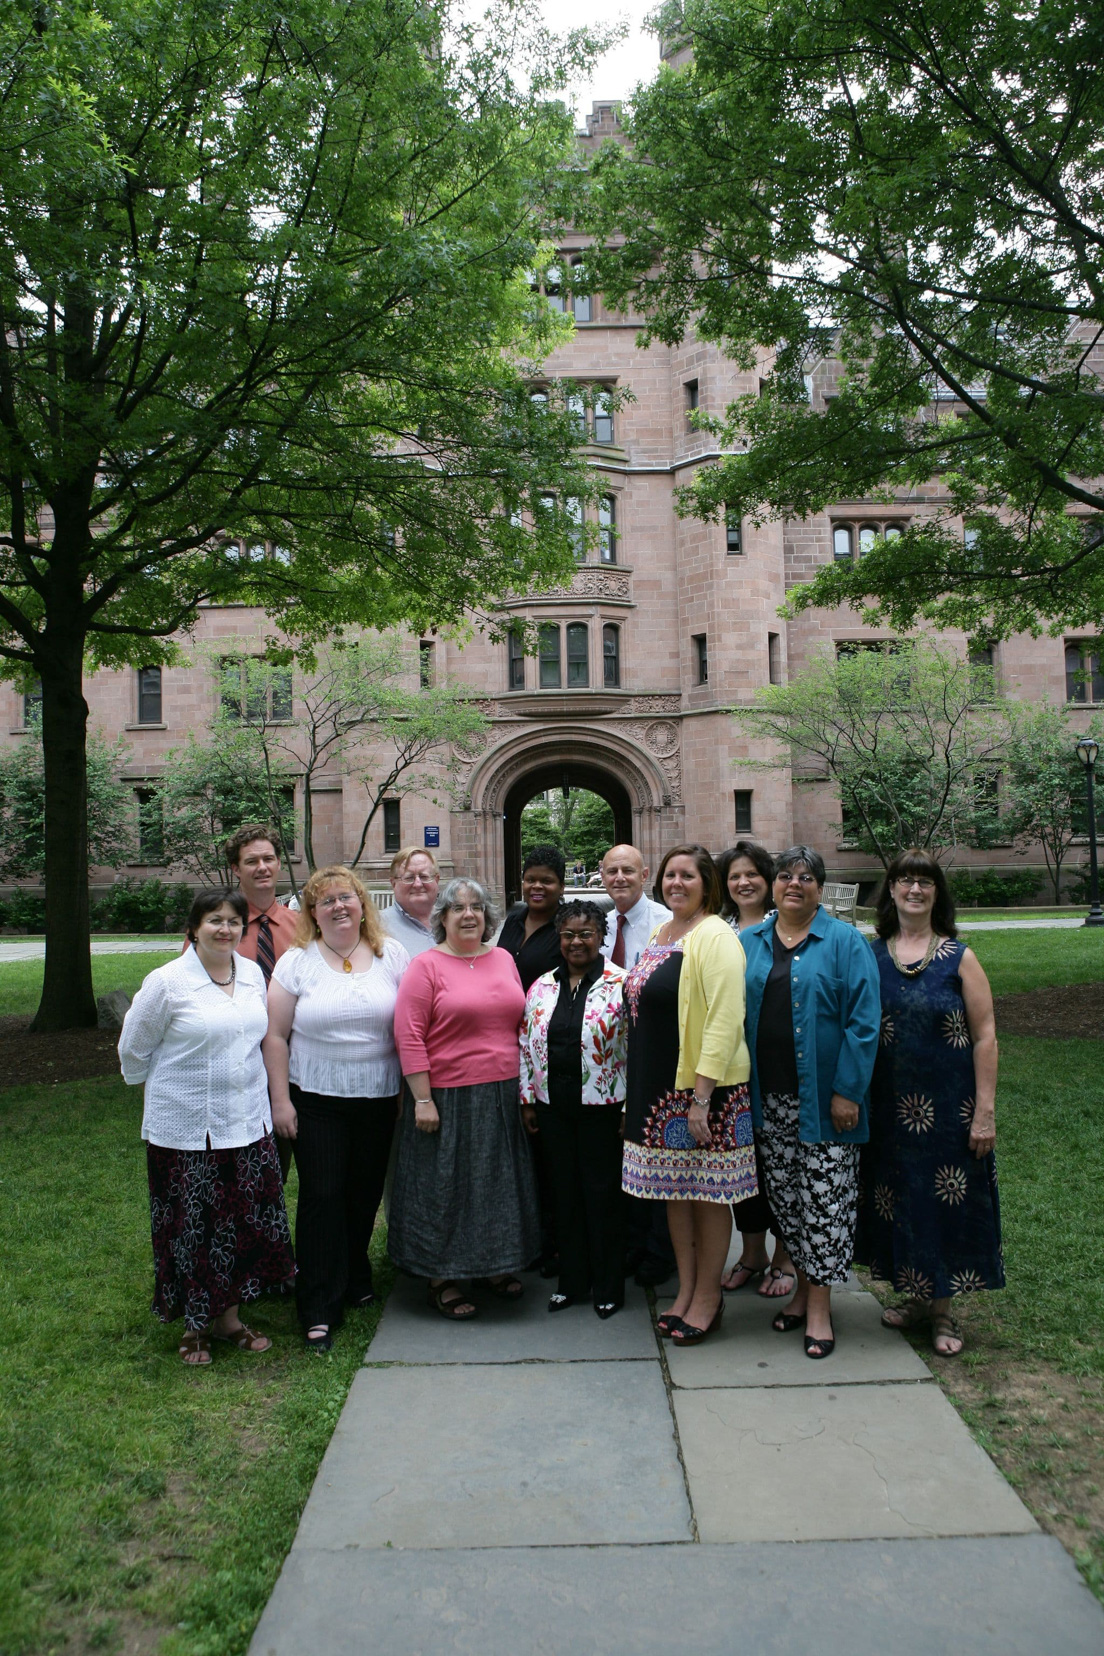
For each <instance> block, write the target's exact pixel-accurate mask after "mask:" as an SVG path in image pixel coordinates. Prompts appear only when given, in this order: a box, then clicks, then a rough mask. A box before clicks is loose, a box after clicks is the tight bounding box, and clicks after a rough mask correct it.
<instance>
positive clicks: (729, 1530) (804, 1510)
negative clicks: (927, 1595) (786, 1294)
mask: <svg viewBox="0 0 1104 1656" xmlns="http://www.w3.org/2000/svg"><path fill="white" fill-rule="evenodd" d="M779 1338H781V1336H779ZM806 1360H807V1359H806ZM833 1361H834V1358H828V1359H827V1360H826V1362H825V1365H824V1366H825V1367H826V1366H827V1364H828V1363H831V1362H833ZM810 1366H812V1365H810ZM674 1407H675V1417H676V1419H677V1421H678V1429H679V1440H680V1442H681V1444H682V1453H683V1460H684V1463H685V1466H686V1474H687V1480H688V1482H689V1485H690V1499H691V1502H692V1503H693V1508H694V1516H695V1518H696V1519H697V1524H698V1532H699V1534H700V1536H701V1539H702V1540H703V1541H833V1540H861V1539H866V1538H877V1537H891V1536H907V1535H915V1536H931V1535H1004V1534H1017V1533H1030V1532H1033V1531H1034V1530H1035V1528H1036V1526H1035V1520H1034V1519H1033V1518H1032V1516H1031V1514H1030V1513H1029V1512H1028V1510H1027V1508H1026V1507H1025V1506H1024V1505H1023V1503H1022V1501H1021V1500H1020V1498H1019V1496H1018V1495H1016V1494H1015V1492H1014V1491H1013V1490H1012V1488H1011V1487H1010V1485H1009V1484H1007V1483H1006V1482H1005V1480H1004V1479H1003V1478H1002V1477H1001V1475H1000V1473H999V1472H998V1471H997V1469H996V1467H995V1466H994V1465H993V1463H992V1461H991V1460H990V1459H989V1457H988V1456H987V1455H986V1454H985V1452H984V1450H982V1449H981V1448H979V1446H978V1445H977V1444H976V1443H975V1442H974V1440H973V1438H972V1437H971V1436H970V1433H969V1431H968V1430H967V1428H966V1426H965V1425H964V1424H963V1422H962V1421H961V1420H960V1419H959V1417H958V1415H957V1414H956V1413H955V1411H954V1410H953V1409H952V1408H951V1405H950V1404H949V1403H948V1402H947V1400H946V1398H945V1397H944V1396H943V1394H942V1392H941V1391H940V1390H939V1388H938V1386H934V1385H886V1386H847V1385H840V1386H811V1387H807V1388H801V1389H798V1388H788V1387H784V1386H775V1387H767V1388H763V1389H761V1390H753V1389H751V1388H739V1387H732V1388H731V1389H725V1390H712V1391H705V1390H703V1391H684V1390H679V1391H676V1392H675V1393H674ZM737 1492H738V1494H737Z"/></svg>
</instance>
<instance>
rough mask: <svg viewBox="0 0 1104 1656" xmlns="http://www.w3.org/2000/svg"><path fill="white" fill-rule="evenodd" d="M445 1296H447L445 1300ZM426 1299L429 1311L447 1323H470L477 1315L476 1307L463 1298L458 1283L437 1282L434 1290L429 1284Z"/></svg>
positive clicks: (448, 1281)
mask: <svg viewBox="0 0 1104 1656" xmlns="http://www.w3.org/2000/svg"><path fill="white" fill-rule="evenodd" d="M446 1294H447V1295H449V1298H447V1299H446V1298H445V1296H446ZM426 1299H427V1303H428V1304H429V1307H430V1309H431V1310H433V1311H437V1312H438V1313H439V1314H440V1315H441V1316H442V1317H445V1318H447V1319H448V1321H449V1322H470V1321H471V1319H472V1318H473V1317H474V1316H476V1315H477V1314H478V1310H477V1307H476V1306H474V1305H473V1304H472V1302H471V1300H470V1299H467V1298H466V1297H465V1295H464V1293H463V1291H462V1289H461V1288H460V1285H459V1283H456V1282H452V1281H450V1280H447V1279H446V1281H444V1282H439V1283H438V1284H437V1286H436V1288H435V1287H434V1286H433V1284H432V1283H430V1285H429V1288H428V1290H427V1293H426Z"/></svg>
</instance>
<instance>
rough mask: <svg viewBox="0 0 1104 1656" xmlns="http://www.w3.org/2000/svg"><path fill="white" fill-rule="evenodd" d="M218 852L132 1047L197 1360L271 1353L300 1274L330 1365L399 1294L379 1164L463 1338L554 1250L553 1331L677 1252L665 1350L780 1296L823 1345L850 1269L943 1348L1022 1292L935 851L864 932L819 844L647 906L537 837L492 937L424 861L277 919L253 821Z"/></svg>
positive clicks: (631, 874)
mask: <svg viewBox="0 0 1104 1656" xmlns="http://www.w3.org/2000/svg"><path fill="white" fill-rule="evenodd" d="M228 861H229V862H230V864H231V866H232V867H233V868H234V871H235V873H236V876H237V879H238V882H239V889H238V890H236V891H221V892H220V891H215V892H207V893H203V894H202V895H201V896H199V897H198V898H197V899H196V902H195V904H194V905H193V909H192V913H191V915H190V917H189V922H188V928H187V930H188V944H189V945H190V947H188V946H186V950H185V952H184V953H183V954H182V956H181V958H180V959H179V960H178V961H174V962H172V963H171V964H170V965H168V966H165V967H161V968H159V969H158V970H157V971H155V972H153V973H151V974H150V976H149V977H148V978H147V979H146V981H145V983H144V984H143V986H142V988H141V990H140V991H139V993H138V995H137V996H136V998H135V1002H134V1005H133V1006H132V1008H131V1010H130V1012H129V1013H128V1015H127V1019H126V1023H125V1025H124V1029H123V1034H122V1037H121V1040H120V1055H121V1059H122V1064H123V1073H124V1075H125V1077H126V1079H127V1080H128V1081H133V1082H143V1083H144V1084H145V1112H144V1117H143V1127H142V1136H143V1138H145V1139H146V1141H147V1151H148V1168H149V1185H150V1205H151V1220H152V1228H153V1240H154V1260H155V1281H156V1287H155V1298H154V1309H155V1311H156V1312H157V1314H158V1315H159V1316H160V1317H161V1318H162V1319H163V1320H166V1321H168V1320H172V1319H173V1318H175V1317H177V1316H181V1315H182V1316H183V1318H184V1327H185V1333H184V1337H183V1339H182V1342H181V1346H180V1351H181V1356H182V1357H183V1359H184V1360H185V1361H186V1362H189V1363H199V1364H203V1363H208V1362H210V1360H211V1343H212V1341H217V1340H225V1341H229V1342H230V1343H232V1344H234V1345H235V1346H237V1347H238V1348H239V1349H241V1350H245V1351H262V1350H265V1349H267V1347H268V1345H269V1341H268V1340H267V1338H266V1337H265V1336H263V1335H259V1334H256V1333H254V1332H253V1331H252V1330H251V1329H249V1328H248V1327H247V1326H246V1325H245V1324H244V1323H243V1322H242V1320H241V1316H240V1310H239V1308H240V1306H241V1305H242V1304H245V1303H247V1302H249V1301H251V1300H253V1299H255V1298H257V1297H258V1295H259V1294H260V1293H261V1292H263V1291H265V1290H266V1289H269V1290H270V1291H280V1288H281V1286H282V1285H286V1284H287V1283H288V1282H289V1280H290V1279H291V1278H292V1277H294V1291H295V1294H296V1299H297V1307H298V1312H299V1317H300V1321H301V1323H302V1327H303V1332H304V1337H305V1339H306V1342H307V1345H308V1347H309V1348H310V1349H312V1350H316V1351H325V1350H328V1349H329V1348H330V1346H331V1345H332V1343H333V1338H334V1334H335V1332H336V1331H337V1329H338V1328H339V1326H340V1324H341V1320H342V1317H343V1314H344V1310H345V1307H346V1306H348V1305H354V1306H364V1305H367V1304H370V1303H371V1302H372V1299H373V1297H374V1289H373V1283H372V1268H371V1263H370V1259H369V1243H370V1240H371V1235H372V1231H373V1227H374V1225H375V1221H376V1215H377V1212H378V1209H379V1206H380V1203H381V1200H382V1198H383V1194H384V1187H385V1181H387V1179H388V1170H389V1166H390V1182H391V1189H390V1198H389V1213H388V1251H389V1253H390V1255H391V1257H392V1259H393V1261H394V1262H395V1264H396V1265H397V1266H399V1267H400V1268H401V1269H402V1270H404V1271H406V1272H408V1273H409V1274H411V1275H412V1276H415V1277H418V1278H421V1279H423V1280H424V1282H425V1283H426V1294H427V1301H428V1305H429V1306H430V1307H431V1308H432V1309H433V1310H434V1311H435V1312H437V1313H438V1314H439V1315H441V1316H443V1317H446V1318H448V1319H449V1320H451V1321H466V1320H469V1319H471V1318H473V1317H476V1316H478V1314H479V1309H480V1304H481V1302H482V1299H483V1296H484V1295H491V1296H494V1297H495V1298H497V1299H500V1300H503V1301H506V1302H511V1301H516V1300H517V1299H519V1298H520V1297H521V1295H522V1293H523V1292H524V1287H523V1283H522V1281H521V1273H522V1272H523V1271H524V1270H526V1269H527V1268H528V1267H530V1266H531V1265H533V1264H534V1263H538V1262H539V1263H540V1265H541V1269H542V1274H543V1275H545V1276H547V1277H549V1278H553V1279H554V1289H553V1291H552V1293H551V1297H550V1299H549V1302H548V1310H549V1311H550V1312H562V1311H564V1310H567V1309H568V1308H569V1307H570V1306H572V1305H576V1304H581V1303H585V1302H588V1301H589V1302H590V1303H591V1304H592V1306H593V1309H594V1311H595V1312H596V1313H597V1315H598V1316H599V1317H601V1318H607V1317H610V1316H612V1315H614V1314H615V1313H616V1312H617V1311H618V1310H619V1309H620V1307H621V1306H622V1304H623V1303H624V1295H625V1268H626V1255H627V1250H628V1251H630V1252H631V1254H632V1256H633V1257H634V1258H635V1259H636V1260H637V1261H640V1260H643V1261H644V1265H643V1266H642V1267H641V1269H644V1268H646V1265H647V1259H648V1256H649V1253H650V1252H655V1253H657V1254H662V1251H663V1249H664V1248H667V1247H670V1248H671V1249H673V1255H674V1262H675V1266H676V1268H677V1274H678V1282H677V1293H676V1295H675V1298H674V1302H673V1304H672V1305H671V1307H670V1309H669V1310H667V1311H666V1312H665V1313H664V1314H663V1315H662V1316H661V1317H660V1318H659V1319H658V1327H659V1331H660V1333H661V1334H662V1335H663V1336H664V1337H665V1338H668V1339H670V1340H671V1341H672V1343H674V1344H678V1345H687V1346H689V1345H697V1344H700V1343H701V1342H702V1341H703V1340H705V1339H706V1338H708V1337H709V1335H710V1334H711V1333H712V1332H714V1330H716V1329H717V1327H718V1326H719V1324H720V1322H721V1318H722V1315H723V1311H724V1304H725V1293H726V1292H737V1291H740V1290H744V1289H748V1288H752V1287H754V1288H756V1289H757V1291H758V1293H759V1294H761V1295H762V1296H763V1297H764V1298H767V1299H772V1300H774V1299H778V1300H782V1299H785V1300H786V1302H787V1303H786V1304H785V1305H784V1306H782V1307H780V1308H779V1309H778V1310H777V1311H776V1314H775V1316H774V1317H773V1321H772V1326H773V1327H774V1328H775V1329H777V1330H778V1331H779V1332H780V1333H786V1332H789V1331H791V1330H794V1329H802V1330H803V1331H804V1339H805V1351H806V1354H807V1355H808V1356H809V1357H810V1358H813V1359H820V1358H824V1357H827V1356H828V1355H829V1354H830V1353H831V1351H832V1350H833V1347H834V1343H835V1331H834V1327H833V1323H832V1312H831V1290H832V1287H833V1286H834V1285H836V1284H839V1283H842V1282H843V1281H845V1280H846V1277H847V1273H848V1271H849V1269H850V1266H851V1263H852V1260H853V1259H860V1260H863V1261H865V1262H866V1263H867V1264H869V1265H870V1267H871V1269H872V1271H873V1272H874V1273H875V1275H877V1276H879V1277H883V1278H885V1279H886V1280H888V1281H890V1282H891V1283H892V1284H893V1285H894V1286H895V1287H896V1288H898V1289H900V1290H902V1291H903V1292H904V1293H906V1294H907V1296H908V1298H907V1299H906V1301H905V1303H904V1304H903V1305H901V1306H897V1307H894V1308H890V1309H888V1310H887V1311H886V1313H885V1317H884V1320H885V1321H886V1322H887V1323H888V1324H890V1325H891V1326H911V1325H913V1324H916V1323H919V1322H922V1321H923V1322H928V1323H930V1325H931V1331H932V1338H933V1343H934V1345H935V1349H936V1350H937V1351H939V1352H940V1353H941V1354H943V1355H947V1356H951V1355H954V1354H955V1353H956V1352H957V1351H958V1350H960V1349H961V1337H960V1335H959V1333H958V1330H957V1328H956V1327H955V1325H954V1322H953V1320H952V1319H951V1316H950V1302H951V1299H952V1297H953V1296H954V1295H956V1294H959V1293H964V1292H967V1291H973V1290H977V1289H981V1288H995V1287H999V1286H1001V1285H1002V1284H1003V1280H1004V1279H1003V1268H1002V1263H1001V1254H1000V1222H999V1209H998V1203H997V1190H996V1175H995V1167H994V1161H993V1141H994V1131H995V1129H994V1125H993V1123H994V1115H993V1105H994V1094H995V1084H996V1040H995V1033H994V1026H993V1011H992V997H991V995H990V994H989V989H988V984H987V983H986V980H985V976H984V973H983V972H982V969H981V967H980V965H979V964H978V962H977V960H976V958H975V957H974V956H973V954H972V953H971V952H970V951H969V950H968V949H965V948H964V947H963V946H962V944H961V943H959V942H958V941H957V939H956V935H955V927H954V916H953V910H952V908H951V904H950V898H949V895H948V892H947V885H946V880H945V877H944V876H943V872H942V870H941V869H940V868H939V865H938V864H937V863H935V862H934V860H933V859H931V858H930V857H928V856H927V855H926V853H922V852H911V853H907V854H906V855H905V856H903V857H900V858H898V859H897V860H896V862H895V863H894V864H893V865H892V866H891V868H890V869H889V871H888V874H887V878H886V881H885V883H884V886H883V889H882V892H881V893H880V895H879V899H878V906H877V928H876V929H877V933H878V936H877V938H876V940H875V942H874V946H873V948H872V947H871V946H870V944H869V943H868V942H867V941H866V939H865V938H864V937H863V936H862V935H861V934H860V933H859V932H858V931H857V930H856V929H855V928H854V927H852V926H850V925H847V924H845V923H843V922H842V921H839V920H837V919H835V918H834V917H833V916H831V915H830V914H829V913H828V912H827V910H826V909H825V908H824V907H823V906H822V903H821V894H822V888H823V884H824V878H825V870H824V865H823V862H822V860H821V858H820V857H819V855H818V854H817V852H816V851H814V850H812V849H811V848H810V847H808V846H795V847H792V848H791V849H790V850H789V851H787V852H785V853H784V854H783V855H782V856H781V857H779V858H778V859H777V860H774V859H772V858H771V857H770V855H769V854H768V853H767V852H766V851H765V850H764V848H763V847H761V846H759V845H756V844H754V843H753V842H750V841H743V842H740V844H738V845H737V846H735V847H733V848H732V849H731V850H729V851H726V852H725V853H724V854H723V856H722V857H720V858H718V859H717V860H716V861H714V859H713V858H712V857H711V856H710V854H709V852H708V851H707V850H706V849H705V848H704V847H703V846H700V845H697V844H683V845H678V846H675V847H673V848H672V849H671V850H670V851H668V852H667V854H666V855H665V856H664V858H663V860H662V863H661V864H660V867H659V869H658V871H657V875H656V880H655V887H654V889H655V898H652V897H649V896H648V895H647V894H646V886H647V884H648V881H649V870H648V869H647V867H646V866H645V864H644V861H643V858H642V857H641V855H640V853H639V851H637V850H636V849H635V848H634V847H632V846H615V847H613V848H612V849H611V850H610V851H609V852H608V853H607V854H606V857H605V858H604V859H603V861H602V865H601V875H602V881H603V885H604V886H605V889H606V892H607V895H608V896H609V898H610V899H611V902H612V907H611V908H610V910H609V911H608V913H607V912H606V911H605V910H604V909H603V908H602V907H600V906H599V905H598V904H597V903H594V902H592V901H588V900H580V901H568V902H565V901H564V900H563V899H564V875H565V866H564V859H563V857H562V854H561V853H560V852H559V851H558V850H556V849H555V848H553V847H548V846H544V847H537V848H535V849H534V850H532V851H531V852H530V853H529V854H528V856H527V857H526V859H525V867H524V870H523V875H522V901H521V903H520V904H518V905H517V907H516V908H515V909H513V910H512V911H511V912H510V913H509V914H508V915H507V916H506V917H505V920H504V921H503V922H502V924H501V928H500V927H499V916H498V915H497V913H496V912H495V908H494V905H493V903H492V900H491V897H490V894H489V893H488V892H487V891H486V890H485V889H484V888H483V887H482V886H481V885H480V883H479V882H478V881H476V880H472V879H465V878H460V879H453V880H450V881H448V882H447V883H446V884H444V885H443V886H442V884H441V882H440V878H439V872H438V868H437V864H436V861H435V859H434V857H433V855H432V853H431V852H429V851H423V850H420V849H417V848H407V849H405V850H403V851H400V852H399V853H398V854H397V856H396V857H395V859H394V861H393V863H392V868H391V883H392V887H393V891H394V903H393V905H392V906H391V907H389V908H388V909H386V910H384V911H383V912H382V913H380V912H379V911H377V909H376V908H375V906H374V904H373V903H372V901H371V899H370V898H369V896H368V894H367V892H366V891H365V890H364V887H363V885H362V884H361V882H360V880H359V878H358V876H357V875H356V874H355V873H354V872H353V871H352V870H351V869H348V868H344V867H339V866H335V867H331V868H325V869H320V870H318V871H317V872H316V873H314V874H312V875H311V877H310V879H309V880H308V881H307V883H306V885H305V886H304V887H303V890H302V893H301V897H300V911H299V913H298V914H297V915H291V914H290V913H289V911H288V910H286V909H283V908H280V907H279V906H278V905H277V904H276V901H275V880H276V874H277V872H278V847H277V844H276V841H275V838H274V836H273V835H272V833H271V832H270V831H269V830H268V829H265V828H263V827H260V826H258V827H254V828H249V829H245V830H243V831H242V833H241V834H239V835H238V836H236V838H235V840H234V841H233V842H231V845H230V847H228ZM273 1130H274V1132H273ZM278 1146H279V1147H281V1149H282V1152H283V1159H282V1160H281V1153H280V1151H279V1150H278V1148H277V1147H278ZM292 1147H293V1149H294V1156H295V1162H296V1167H297V1171H298V1180H299V1196H298V1209H297V1214H296V1233H295V1248H294V1255H293V1251H292V1246H291V1234H290V1226H289V1223H288V1217H287V1213H286V1209H285V1206H284V1200H283V1193H282V1188H281V1168H282V1169H283V1175H284V1176H285V1177H286V1172H287V1166H288V1162H287V1152H288V1150H289V1149H290V1148H292ZM734 1222H735V1225H736V1227H737V1229H738V1230H739V1233H740V1238H741V1247H740V1250H739V1252H738V1255H737V1260H736V1263H735V1265H733V1266H732V1267H731V1269H729V1270H728V1272H727V1273H726V1271H725V1266H726V1262H727V1259H728V1256H729V1252H730V1247H731V1242H732V1234H733V1224H734ZM768 1233H769V1234H770V1235H772V1236H773V1238H774V1243H775V1247H774V1253H773V1256H771V1255H768V1251H767V1237H768ZM664 1270H666V1266H662V1267H661V1271H664ZM638 1280H656V1278H648V1277H639V1278H638Z"/></svg>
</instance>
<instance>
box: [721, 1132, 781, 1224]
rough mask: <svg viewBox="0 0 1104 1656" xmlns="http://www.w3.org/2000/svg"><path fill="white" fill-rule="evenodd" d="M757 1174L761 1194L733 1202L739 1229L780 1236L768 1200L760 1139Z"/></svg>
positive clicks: (757, 1147)
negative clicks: (767, 1232)
mask: <svg viewBox="0 0 1104 1656" xmlns="http://www.w3.org/2000/svg"><path fill="white" fill-rule="evenodd" d="M755 1176H756V1178H757V1179H758V1180H759V1194H758V1195H757V1196H745V1197H744V1199H743V1201H742V1202H733V1204H732V1217H733V1219H734V1220H735V1221H736V1229H737V1230H738V1231H750V1232H752V1233H753V1234H754V1232H756V1231H770V1233H771V1235H772V1236H773V1237H775V1238H777V1237H778V1226H777V1225H776V1224H775V1222H774V1214H773V1213H772V1212H771V1207H770V1202H769V1201H768V1200H767V1176H766V1174H765V1173H764V1172H763V1157H762V1155H761V1154H760V1151H759V1141H758V1139H756V1141H755Z"/></svg>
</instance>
